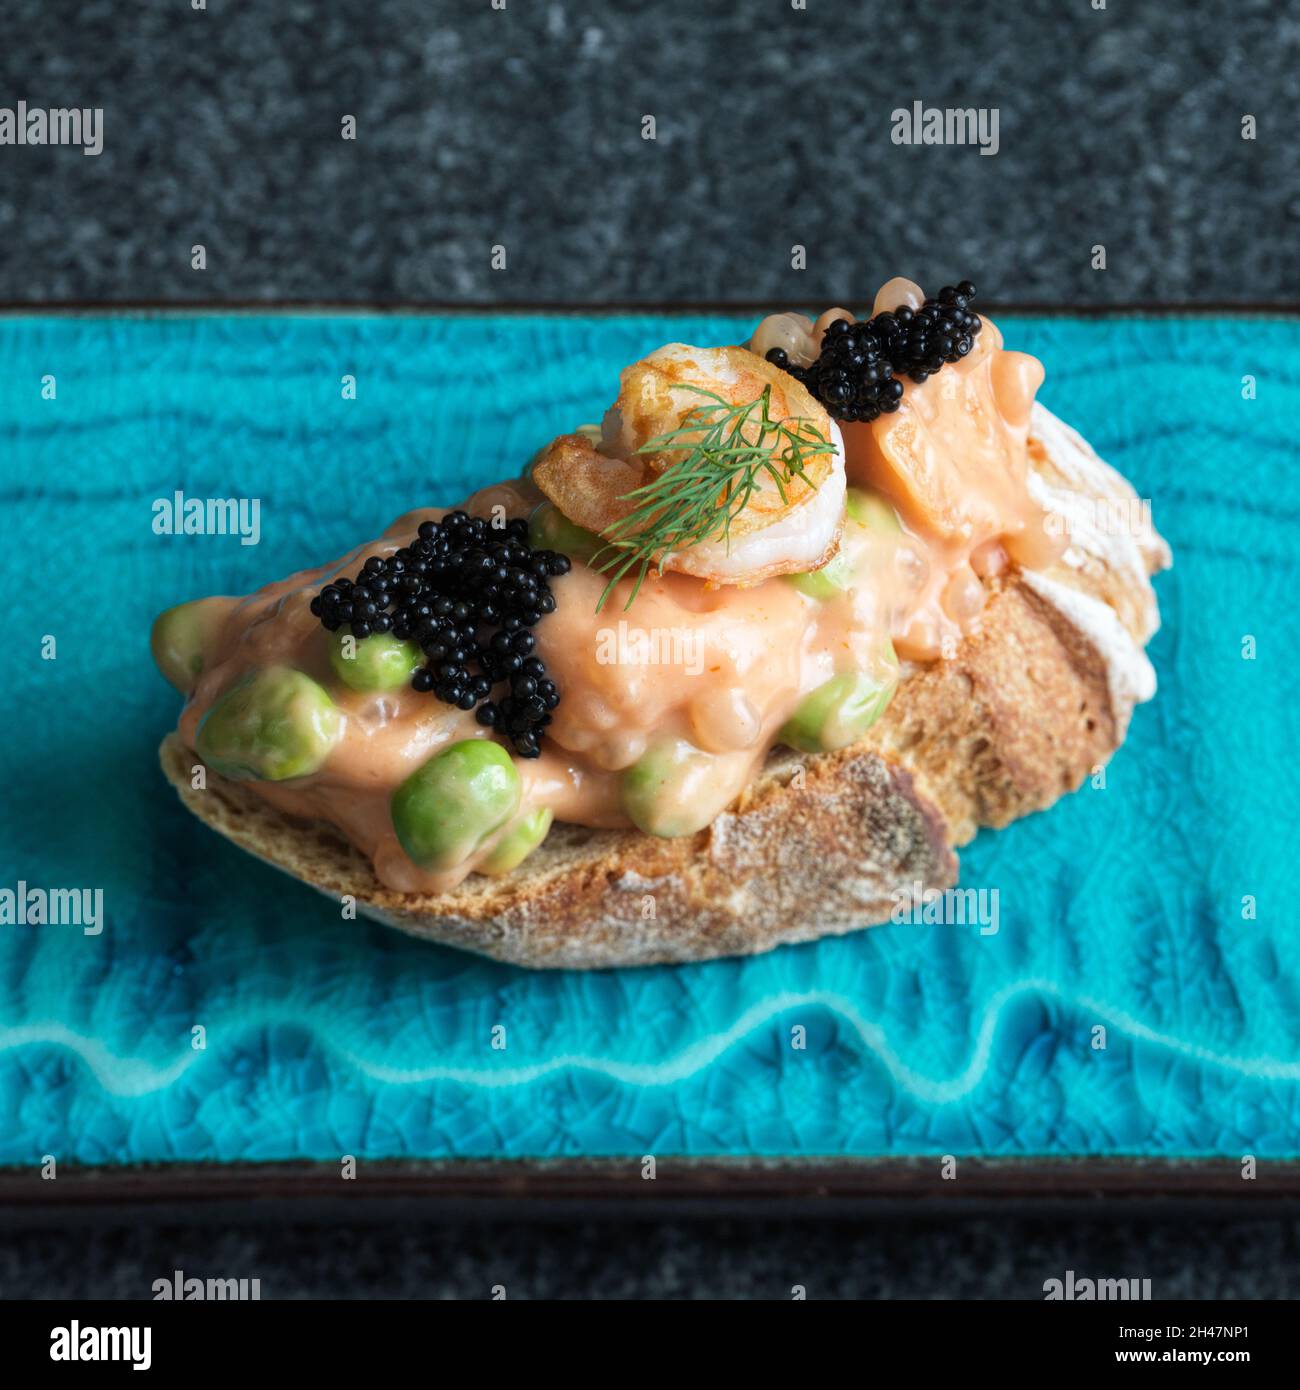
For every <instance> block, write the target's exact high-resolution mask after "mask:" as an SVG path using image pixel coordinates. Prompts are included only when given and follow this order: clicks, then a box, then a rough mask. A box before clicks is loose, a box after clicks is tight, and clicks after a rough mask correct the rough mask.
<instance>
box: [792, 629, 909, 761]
mask: <svg viewBox="0 0 1300 1390" xmlns="http://www.w3.org/2000/svg"><path fill="white" fill-rule="evenodd" d="M897 686H898V658H897V657H896V656H895V655H894V649H893V647H892V645H891V646H889V650H888V657H887V658H886V657H885V656H884V654H883V653H882V659H881V661H880V663H879V667H878V669H877V670H875V671H873V672H866V671H845V672H842V673H841V674H840V675H838V676H832V677H831V678H830V680H828V681H827V682H826V683H825V684H824V685H819V686H818V687H817V689H816V690H814V691H813V692H812V694H810V695H805V696H804V698H803V700H802V701H801V703H800V704H799V707H798V708H797V709H796V710H795V712H794V714H793V715H791V717H790V718H789V719H788V720H787V721H786V723H785V726H784V727H783V728H782V730H781V742H782V743H787V744H789V745H790V747H791V748H797V749H799V750H800V751H801V752H804V753H831V752H834V751H835V750H836V749H837V748H847V747H848V745H849V744H850V743H853V742H855V741H856V740H857V739H860V738H861V737H862V735H863V734H865V733H866V731H867V730H868V729H869V728H870V727H871V726H872V725H873V724H874V723H875V722H876V720H877V719H879V718H880V716H881V715H882V714H883V713H884V712H885V707H886V706H887V705H888V704H889V701H890V699H891V698H892V696H893V694H894V691H895V689H897Z"/></svg>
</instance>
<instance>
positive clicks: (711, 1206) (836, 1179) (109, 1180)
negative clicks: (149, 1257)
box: [0, 1155, 1300, 1225]
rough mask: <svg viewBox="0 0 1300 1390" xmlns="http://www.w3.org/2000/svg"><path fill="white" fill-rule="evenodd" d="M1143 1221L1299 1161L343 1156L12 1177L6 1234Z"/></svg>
mask: <svg viewBox="0 0 1300 1390" xmlns="http://www.w3.org/2000/svg"><path fill="white" fill-rule="evenodd" d="M1135 1202H1137V1203H1141V1204H1142V1206H1143V1210H1144V1214H1148V1215H1149V1214H1153V1213H1156V1212H1159V1211H1165V1212H1166V1213H1167V1214H1169V1215H1174V1214H1176V1213H1177V1212H1179V1211H1181V1210H1184V1209H1186V1208H1187V1207H1188V1206H1189V1205H1190V1206H1196V1207H1198V1208H1204V1207H1207V1206H1208V1207H1213V1208H1216V1209H1221V1210H1222V1211H1223V1212H1225V1213H1231V1214H1234V1215H1237V1216H1240V1215H1243V1214H1245V1213H1246V1212H1247V1211H1249V1212H1251V1213H1258V1214H1260V1215H1263V1214H1264V1210H1265V1209H1269V1208H1274V1207H1278V1206H1288V1207H1289V1206H1292V1205H1293V1204H1294V1203H1296V1202H1300V1161H1297V1160H1286V1161H1263V1162H1260V1163H1259V1165H1258V1173H1257V1176H1256V1177H1255V1178H1253V1179H1250V1180H1247V1179H1244V1178H1243V1177H1242V1165H1241V1162H1240V1161H1239V1160H1238V1159H1236V1158H1227V1157H1224V1158H1189V1159H1152V1158H1122V1157H1108V1158H1070V1159H1065V1158H1062V1159H1043V1158H1029V1159H987V1158H969V1159H967V1158H961V1157H960V1156H958V1158H957V1170H956V1176H955V1177H954V1178H948V1179H945V1178H944V1177H943V1176H942V1172H941V1167H940V1158H939V1156H937V1155H936V1156H934V1157H926V1158H906V1159H861V1160H846V1159H842V1158H827V1159H812V1160H799V1161H791V1160H788V1159H772V1160H763V1159H722V1158H700V1159H687V1158H680V1157H673V1158H660V1159H658V1160H657V1163H656V1176H655V1177H654V1179H653V1180H647V1179H646V1178H644V1177H643V1176H642V1159H641V1157H640V1156H629V1157H627V1158H617V1159H583V1160H570V1159H562V1160H536V1159H515V1160H505V1159H503V1160H456V1161H437V1162H434V1161H419V1162H416V1161H411V1162H408V1161H399V1160H382V1161H374V1162H370V1161H365V1160H362V1161H360V1162H359V1163H358V1164H357V1166H356V1177H355V1178H353V1179H344V1178H343V1177H342V1176H341V1171H340V1164H339V1163H338V1162H326V1163H319V1162H286V1163H257V1164H243V1163H237V1164H223V1163H211V1164H204V1163H186V1164H175V1165H171V1164H157V1165H133V1166H129V1167H120V1168H118V1167H102V1166H96V1167H76V1166H68V1167H61V1168H60V1169H59V1173H58V1176H57V1178H55V1179H53V1180H48V1179H43V1178H42V1177H41V1175H40V1172H39V1170H38V1169H36V1168H24V1169H17V1168H0V1225H14V1224H33V1223H36V1224H39V1223H40V1222H42V1221H51V1220H54V1221H57V1220H59V1219H61V1218H63V1217H69V1216H71V1217H76V1218H77V1219H80V1218H81V1217H83V1216H96V1215H98V1216H100V1217H104V1218H112V1217H113V1216H114V1215H122V1214H128V1215H129V1216H130V1217H131V1218H132V1219H138V1218H141V1217H144V1218H145V1219H152V1220H158V1221H166V1220H172V1219H180V1218H181V1217H184V1216H188V1217H190V1218H192V1217H193V1216H194V1214H195V1213H196V1211H198V1212H199V1213H200V1214H201V1215H203V1216H204V1217H205V1218H206V1217H211V1216H212V1215H213V1214H214V1209H218V1210H220V1212H221V1215H222V1218H223V1219H225V1217H226V1216H227V1215H230V1216H244V1217H247V1216H252V1215H260V1216H274V1217H276V1218H277V1219H302V1220H316V1219H320V1218H321V1217H331V1218H336V1219H356V1218H365V1219H370V1218H375V1217H385V1216H388V1217H391V1216H401V1215H405V1214H406V1213H408V1212H411V1211H413V1210H414V1211H418V1212H420V1213H421V1214H424V1215H429V1216H439V1217H457V1218H461V1219H497V1218H506V1217H518V1216H521V1215H527V1216H533V1217H537V1216H543V1217H554V1218H560V1219H562V1218H567V1217H570V1216H573V1215H575V1214H581V1215H586V1216H597V1215H618V1216H632V1217H635V1216H644V1217H654V1218H660V1217H664V1216H670V1215H679V1216H690V1215H699V1216H710V1217H712V1216H718V1215H724V1214H735V1215H742V1216H751V1217H752V1216H755V1215H764V1216H777V1215H785V1214H791V1215H794V1214H798V1215H822V1216H839V1215H843V1214H846V1213H852V1212H855V1211H858V1212H876V1211H887V1210H895V1211H901V1212H907V1213H921V1212H933V1213H935V1214H944V1213H946V1214H948V1215H953V1216H956V1215H972V1214H976V1213H978V1212H981V1211H987V1210H990V1209H995V1210H1001V1209H1005V1208H1006V1207H1007V1206H1008V1205H1010V1206H1014V1207H1023V1208H1025V1209H1035V1210H1066V1211H1072V1212H1074V1213H1076V1214H1077V1213H1078V1212H1079V1211H1080V1209H1084V1210H1086V1209H1088V1208H1103V1207H1109V1206H1111V1205H1112V1204H1114V1203H1119V1204H1122V1205H1124V1206H1126V1207H1127V1206H1130V1204H1132V1203H1135Z"/></svg>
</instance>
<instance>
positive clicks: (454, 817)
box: [389, 738, 522, 869]
mask: <svg viewBox="0 0 1300 1390" xmlns="http://www.w3.org/2000/svg"><path fill="white" fill-rule="evenodd" d="M521 787H522V784H521V781H520V777H519V773H518V771H516V769H515V765H514V761H513V760H512V759H511V757H510V754H509V753H507V752H506V750H505V749H504V748H502V746H501V745H500V744H499V743H494V742H493V741H492V740H491V739H487V738H467V739H463V740H462V741H461V742H460V743H453V744H452V745H451V746H450V747H449V748H444V749H442V750H441V751H440V752H438V753H435V754H434V755H433V757H431V758H430V759H429V760H428V762H426V763H425V764H424V765H423V766H422V767H419V768H417V769H416V770H415V771H414V772H413V773H411V775H410V776H409V777H408V778H407V779H406V781H404V782H403V783H402V784H401V786H399V787H398V788H397V790H396V791H395V792H394V793H393V797H392V801H391V802H390V803H389V809H390V812H391V814H392V818H393V829H394V830H395V831H396V832H397V838H398V840H399V841H400V842H401V845H402V848H403V849H404V850H405V851H406V853H407V854H408V855H409V856H410V857H411V859H412V860H413V861H414V862H415V863H416V864H418V865H419V866H420V867H421V868H422V869H449V868H451V867H452V866H453V865H455V864H459V863H460V861H461V860H462V859H465V858H466V857H467V856H469V855H470V854H472V853H473V852H474V850H476V849H477V848H478V846H479V845H481V844H482V843H483V841H484V840H486V839H487V837H488V836H489V835H491V834H492V832H493V831H495V830H499V829H500V828H501V827H502V826H503V825H504V824H505V823H506V821H508V820H509V819H510V818H511V816H513V815H514V814H515V812H516V811H517V810H518V809H519V799H520V795H521Z"/></svg>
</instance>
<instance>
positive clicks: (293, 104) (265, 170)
mask: <svg viewBox="0 0 1300 1390" xmlns="http://www.w3.org/2000/svg"><path fill="white" fill-rule="evenodd" d="M4 24H5V33H6V36H7V40H6V42H4V43H3V44H0V101H3V102H12V101H14V100H16V99H17V98H20V97H21V98H25V99H26V100H27V101H28V102H29V103H32V104H38V103H43V104H46V105H50V106H56V105H68V104H76V105H80V106H101V107H103V108H104V111H105V148H104V153H103V154H102V155H101V156H99V157H98V158H95V159H87V158H84V157H83V156H82V155H81V154H80V153H78V152H76V151H73V150H67V149H53V150H51V149H44V150H42V149H34V148H28V149H14V148H5V149H0V246H2V247H3V249H4V255H3V257H0V299H20V300H27V301H32V300H50V299H69V298H70V299H104V298H113V299H124V298H147V299H205V300H213V299H228V298H231V297H237V298H241V299H263V298H266V299H274V298H281V299H283V298H297V299H304V298H305V299H330V300H345V301H351V302H357V301H366V300H379V299H382V300H390V301H391V300H408V301H409V300H412V299H420V300H443V301H445V300H456V301H476V302H487V301H491V302H497V303H503V302H533V303H535V302H539V301H561V300H563V301H570V302H586V303H599V302H601V301H602V300H610V299H613V300H637V301H639V302H668V301H674V300H692V301H697V302H699V301H705V300H718V299H726V300H744V301H753V300H756V299H761V300H765V301H773V302H811V301H814V300H822V299H825V300H830V301H835V300H839V299H841V298H845V297H848V296H850V295H853V294H856V295H858V296H863V295H865V296H866V297H868V298H869V297H870V294H871V292H872V291H873V290H874V288H875V286H876V285H877V284H878V283H879V282H880V281H881V280H883V279H884V278H886V277H887V276H888V275H890V274H893V273H905V274H908V275H911V276H913V277H914V278H917V279H920V280H921V281H923V282H925V283H928V284H932V285H936V286H937V285H938V284H941V283H943V282H944V281H947V280H955V279H957V278H959V277H960V276H963V275H967V274H969V275H970V277H971V278H972V279H973V280H975V281H976V283H977V284H978V285H979V286H980V287H981V289H982V290H983V292H984V294H985V297H986V299H987V298H989V297H990V296H991V297H995V298H997V299H1000V300H1003V301H1012V300H1014V301H1021V302H1025V301H1030V300H1047V301H1052V302H1061V303H1070V302H1097V303H1123V302H1125V301H1134V300H1147V301H1162V302H1164V301H1174V302H1185V301H1190V300H1197V299H1200V300H1208V299H1218V300H1222V299H1233V300H1242V299H1244V300H1253V301H1260V300H1275V299H1278V298H1291V299H1294V298H1296V297H1297V296H1298V295H1300V260H1298V259H1297V257H1296V256H1295V255H1294V254H1289V253H1290V251H1291V250H1292V248H1293V246H1294V242H1295V237H1296V233H1297V230H1300V180H1298V179H1297V154H1296V143H1295V112H1296V110H1297V109H1298V108H1300V17H1298V16H1297V13H1296V11H1295V8H1294V7H1288V6H1285V5H1281V4H1278V3H1276V0H1238V3H1234V4H1232V5H1220V4H1213V3H1209V0H1198V2H1197V3H1191V2H1190V0H1182V2H1181V3H1178V4H1160V3H1149V4H1141V5H1138V4H1130V3H1120V2H1119V0H1112V3H1111V4H1110V5H1108V6H1107V7H1106V9H1104V10H1097V9H1094V8H1092V6H1091V5H1090V4H1089V3H1087V0H1078V3H1076V4H1072V5H1063V4H1061V3H1059V0H1024V2H1023V3H1018V4H1015V5H976V4H972V5H953V4H952V3H950V0H916V3H914V4H911V5H908V6H907V7H906V9H905V10H904V11H899V10H893V11H889V12H888V17H887V18H886V12H885V11H884V10H883V9H882V7H881V6H879V5H865V4H858V5H854V4H846V3H831V0H809V3H808V4H807V7H806V9H803V10H795V9H793V8H792V6H791V5H790V4H788V3H786V0H768V2H767V3H759V2H758V0H746V2H745V3H740V2H739V0H733V3H730V4H710V5H701V4H699V3H698V0H619V2H618V3H617V4H616V3H614V0H585V2H580V0H547V3H540V0H539V2H536V3H532V2H527V3H526V0H509V3H508V4H507V5H506V7H505V8H504V9H502V10H497V9H493V8H492V7H491V6H490V5H489V4H488V0H475V3H468V0H460V3H447V2H446V0H443V2H442V3H438V4H433V5H430V4H428V3H425V0H334V3H332V4H330V5H328V6H317V5H310V4H303V3H280V4H275V5H271V6H249V5H236V4H233V3H228V0H210V3H209V5H208V8H207V10H206V11H205V12H199V13H196V12H194V11H192V10H191V8H190V6H189V5H188V4H187V3H167V4H163V3H159V2H158V0H153V3H149V4H145V5H133V6H131V7H130V9H129V10H124V9H123V7H122V6H121V5H120V4H114V3H111V0H76V3H72V0H53V3H52V2H51V0H9V3H7V4H6V6H5V19H4ZM17 36H21V38H18V37H17ZM914 101H921V102H922V103H923V104H924V105H926V106H931V107H940V108H942V107H967V106H970V107H986V108H994V107H996V108H997V109H998V111H999V113H1000V116H999V152H998V154H997V155H996V156H994V157H986V156H982V155H980V154H979V152H978V150H977V149H974V148H970V147H961V148H956V147H951V146H928V147H926V146H922V147H910V146H896V145H894V144H892V143H891V140H890V131H891V122H890V113H891V112H892V111H893V110H895V109H898V108H908V107H910V106H911V104H912V103H913V102H914ZM1247 114H1250V115H1254V116H1255V118H1256V120H1257V123H1258V132H1257V138H1256V139H1255V140H1254V141H1244V140H1243V139H1242V138H1241V120H1242V117H1243V116H1244V115H1247ZM345 115H353V116H355V117H356V121H357V139H356V141H355V142H345V141H343V140H342V139H341V138H340V130H341V126H340V121H341V118H342V117H343V116H345ZM646 115H653V116H654V117H655V120H656V136H657V138H656V139H655V140H654V141H648V140H643V139H642V138H641V131H642V118H643V117H644V116H646ZM195 244H202V245H204V246H206V247H207V249H208V266H207V269H206V270H205V271H203V272H196V271H194V270H192V269H191V268H190V260H191V247H192V246H193V245H195ZM795 244H800V245H803V246H805V247H806V248H807V269H806V270H805V271H802V272H796V271H793V270H791V268H790V257H791V247H792V246H793V245H795ZM1095 244H1101V245H1104V246H1105V247H1106V249H1107V269H1106V270H1105V271H1104V272H1098V271H1094V270H1092V269H1091V268H1090V266H1089V258H1090V255H1091V248H1092V247H1093V246H1094V245H1095ZM497 245H501V246H504V247H505V248H506V253H507V268H506V269H504V270H495V271H494V270H493V269H492V268H491V263H490V262H491V253H492V247H493V246H497ZM864 285H865V286H866V288H863V287H864Z"/></svg>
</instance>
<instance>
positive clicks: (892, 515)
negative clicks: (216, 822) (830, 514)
mask: <svg viewBox="0 0 1300 1390" xmlns="http://www.w3.org/2000/svg"><path fill="white" fill-rule="evenodd" d="M844 510H845V511H846V512H847V513H848V516H849V520H850V521H856V522H857V523H858V525H859V526H871V527H873V528H874V529H876V530H878V531H901V530H902V529H903V528H902V527H901V526H900V525H899V524H898V513H897V512H896V511H895V510H894V507H893V504H892V503H891V502H890V501H889V499H888V498H887V497H885V496H884V495H883V494H881V493H879V492H874V491H872V490H871V489H870V488H861V487H851V488H849V489H848V491H847V492H846V493H845V495H844Z"/></svg>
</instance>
